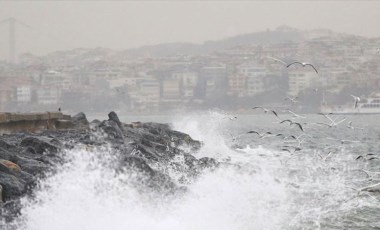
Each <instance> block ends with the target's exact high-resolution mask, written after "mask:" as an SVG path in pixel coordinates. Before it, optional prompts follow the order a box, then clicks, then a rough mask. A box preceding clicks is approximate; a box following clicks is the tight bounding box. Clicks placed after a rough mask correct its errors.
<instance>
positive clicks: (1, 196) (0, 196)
mask: <svg viewBox="0 0 380 230" xmlns="http://www.w3.org/2000/svg"><path fill="white" fill-rule="evenodd" d="M3 201H4V200H3V186H2V185H0V203H2V202H3Z"/></svg>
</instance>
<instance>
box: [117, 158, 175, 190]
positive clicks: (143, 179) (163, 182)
mask: <svg viewBox="0 0 380 230" xmlns="http://www.w3.org/2000/svg"><path fill="white" fill-rule="evenodd" d="M121 168H122V169H123V170H125V171H133V172H136V173H137V174H130V175H134V177H133V178H130V179H131V180H132V181H133V183H134V184H138V186H143V188H145V189H146V188H149V189H152V190H154V191H160V192H170V191H171V190H173V189H176V188H177V186H176V185H175V183H174V182H173V181H172V179H171V178H170V177H169V176H168V175H166V174H164V173H162V172H159V171H156V170H153V169H152V168H151V167H150V166H149V165H148V163H147V162H146V161H145V160H144V159H143V158H141V157H135V156H129V157H125V158H124V159H123V160H122V164H121Z"/></svg>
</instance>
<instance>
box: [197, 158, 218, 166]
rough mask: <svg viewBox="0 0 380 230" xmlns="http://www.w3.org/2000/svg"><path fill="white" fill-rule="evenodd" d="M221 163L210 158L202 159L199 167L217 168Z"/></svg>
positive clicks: (199, 161)
mask: <svg viewBox="0 0 380 230" xmlns="http://www.w3.org/2000/svg"><path fill="white" fill-rule="evenodd" d="M218 165H219V163H218V162H217V161H216V160H215V159H214V158H210V157H202V158H200V159H199V160H198V166H199V167H201V168H203V169H204V168H211V169H212V168H216V167H218Z"/></svg>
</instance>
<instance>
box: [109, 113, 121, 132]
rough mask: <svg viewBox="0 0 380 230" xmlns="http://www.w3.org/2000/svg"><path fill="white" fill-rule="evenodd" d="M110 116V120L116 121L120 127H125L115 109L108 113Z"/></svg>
mask: <svg viewBox="0 0 380 230" xmlns="http://www.w3.org/2000/svg"><path fill="white" fill-rule="evenodd" d="M108 118H109V121H114V122H115V123H116V124H117V125H118V126H119V128H120V129H123V127H122V125H121V122H120V120H119V117H118V116H117V114H116V113H115V112H114V111H112V112H110V113H109V114H108Z"/></svg>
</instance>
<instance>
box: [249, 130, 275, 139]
mask: <svg viewBox="0 0 380 230" xmlns="http://www.w3.org/2000/svg"><path fill="white" fill-rule="evenodd" d="M247 133H256V134H257V135H259V137H260V138H264V137H267V136H271V135H273V134H272V133H271V132H266V133H262V134H261V133H259V132H257V131H254V130H252V131H248V132H247Z"/></svg>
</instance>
